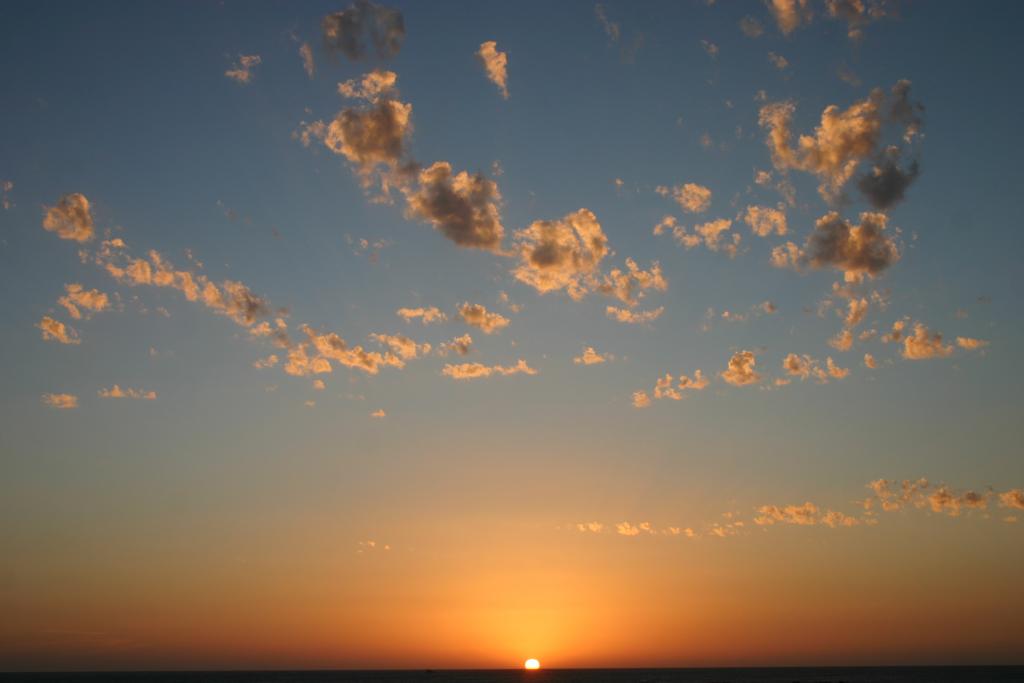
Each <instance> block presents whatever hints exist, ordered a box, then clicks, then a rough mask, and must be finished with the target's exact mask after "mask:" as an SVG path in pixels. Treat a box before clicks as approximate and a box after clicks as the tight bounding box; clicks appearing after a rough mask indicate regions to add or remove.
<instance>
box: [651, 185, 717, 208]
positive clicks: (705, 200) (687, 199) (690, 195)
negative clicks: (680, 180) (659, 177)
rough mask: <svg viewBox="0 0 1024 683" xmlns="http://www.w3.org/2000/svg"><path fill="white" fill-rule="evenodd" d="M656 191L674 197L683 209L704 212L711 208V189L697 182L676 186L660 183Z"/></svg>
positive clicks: (663, 195)
mask: <svg viewBox="0 0 1024 683" xmlns="http://www.w3.org/2000/svg"><path fill="white" fill-rule="evenodd" d="M655 191H656V192H657V193H658V194H660V195H661V196H662V197H669V198H671V199H674V200H675V201H676V203H677V204H679V206H680V207H682V209H683V211H686V212H688V213H704V212H705V211H707V210H708V209H709V208H711V190H710V189H708V188H706V187H704V186H703V185H698V184H697V183H685V184H683V185H676V186H675V187H666V186H664V185H659V186H658V187H657V188H656V189H655Z"/></svg>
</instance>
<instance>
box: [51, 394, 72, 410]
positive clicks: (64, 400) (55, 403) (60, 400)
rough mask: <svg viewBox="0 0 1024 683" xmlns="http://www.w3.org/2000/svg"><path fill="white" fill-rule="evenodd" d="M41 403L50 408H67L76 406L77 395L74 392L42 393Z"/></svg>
mask: <svg viewBox="0 0 1024 683" xmlns="http://www.w3.org/2000/svg"><path fill="white" fill-rule="evenodd" d="M43 403H44V404H46V405H48V406H50V407H51V408H62V409H65V410H69V409H71V408H77V407H78V397H77V396H75V395H74V394H43Z"/></svg>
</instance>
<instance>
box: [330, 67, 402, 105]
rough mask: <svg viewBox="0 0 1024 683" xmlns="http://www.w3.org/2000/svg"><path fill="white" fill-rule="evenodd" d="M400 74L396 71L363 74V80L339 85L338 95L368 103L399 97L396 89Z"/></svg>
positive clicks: (353, 80)
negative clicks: (394, 96)
mask: <svg viewBox="0 0 1024 683" xmlns="http://www.w3.org/2000/svg"><path fill="white" fill-rule="evenodd" d="M397 84H398V74H396V73H395V72H394V71H384V70H374V71H371V72H369V73H366V74H363V77H362V78H361V79H358V80H357V79H354V78H353V79H349V80H347V81H344V82H343V83H339V84H338V94H339V95H341V96H342V97H349V98H352V99H357V100H366V101H367V102H377V101H378V100H380V99H381V98H384V97H391V96H393V95H397V92H396V91H395V87H396V86H397Z"/></svg>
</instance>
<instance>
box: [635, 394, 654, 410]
mask: <svg viewBox="0 0 1024 683" xmlns="http://www.w3.org/2000/svg"><path fill="white" fill-rule="evenodd" d="M650 405H651V397H650V396H648V395H647V392H646V391H634V392H633V407H634V408H647V407H648V406H650Z"/></svg>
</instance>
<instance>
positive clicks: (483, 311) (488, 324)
mask: <svg viewBox="0 0 1024 683" xmlns="http://www.w3.org/2000/svg"><path fill="white" fill-rule="evenodd" d="M459 317H460V318H462V320H463V321H464V322H465V323H466V324H467V325H472V326H473V327H476V328H479V329H480V330H481V331H482V332H483V333H484V334H494V333H495V332H499V331H501V330H502V329H504V328H506V327H508V324H509V319H508V318H506V317H505V316H503V315H502V314H500V313H495V312H493V311H488V310H487V308H485V307H484V306H483V305H482V304H471V303H469V302H468V301H467V302H465V303H463V304H461V305H460V306H459Z"/></svg>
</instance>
